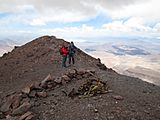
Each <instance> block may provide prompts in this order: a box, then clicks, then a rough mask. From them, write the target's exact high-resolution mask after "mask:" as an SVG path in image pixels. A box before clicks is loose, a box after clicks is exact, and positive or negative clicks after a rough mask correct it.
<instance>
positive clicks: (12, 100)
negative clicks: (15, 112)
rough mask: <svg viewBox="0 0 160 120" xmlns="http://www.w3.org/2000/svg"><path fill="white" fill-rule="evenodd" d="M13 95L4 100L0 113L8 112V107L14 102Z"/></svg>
mask: <svg viewBox="0 0 160 120" xmlns="http://www.w3.org/2000/svg"><path fill="white" fill-rule="evenodd" d="M13 97H14V96H13V95H12V96H9V97H8V98H7V100H6V102H5V103H4V104H2V106H1V108H0V111H2V112H7V111H9V110H10V106H11V105H12V103H13V102H14V99H13Z"/></svg>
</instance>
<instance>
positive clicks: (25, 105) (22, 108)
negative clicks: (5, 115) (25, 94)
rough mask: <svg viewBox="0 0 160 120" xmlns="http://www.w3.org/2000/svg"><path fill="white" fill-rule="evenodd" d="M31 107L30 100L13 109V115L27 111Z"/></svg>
mask: <svg viewBox="0 0 160 120" xmlns="http://www.w3.org/2000/svg"><path fill="white" fill-rule="evenodd" d="M30 108H31V104H30V103H29V102H25V103H23V104H22V105H21V106H19V107H18V108H17V109H15V110H13V112H12V115H13V116H16V115H22V114H24V113H25V112H27V111H28V110H29V109H30Z"/></svg>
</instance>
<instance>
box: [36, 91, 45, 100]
mask: <svg viewBox="0 0 160 120" xmlns="http://www.w3.org/2000/svg"><path fill="white" fill-rule="evenodd" d="M36 95H37V96H38V97H44V98H45V97H47V92H44V91H42V92H37V93H36Z"/></svg>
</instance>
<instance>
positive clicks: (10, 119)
mask: <svg viewBox="0 0 160 120" xmlns="http://www.w3.org/2000/svg"><path fill="white" fill-rule="evenodd" d="M6 120H18V117H16V116H15V117H12V116H10V115H7V116H6Z"/></svg>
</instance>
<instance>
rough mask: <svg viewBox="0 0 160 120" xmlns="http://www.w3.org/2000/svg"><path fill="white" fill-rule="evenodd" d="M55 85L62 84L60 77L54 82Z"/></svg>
mask: <svg viewBox="0 0 160 120" xmlns="http://www.w3.org/2000/svg"><path fill="white" fill-rule="evenodd" d="M54 82H55V83H57V84H61V83H62V78H61V77H57V78H56V79H55V80H54Z"/></svg>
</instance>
